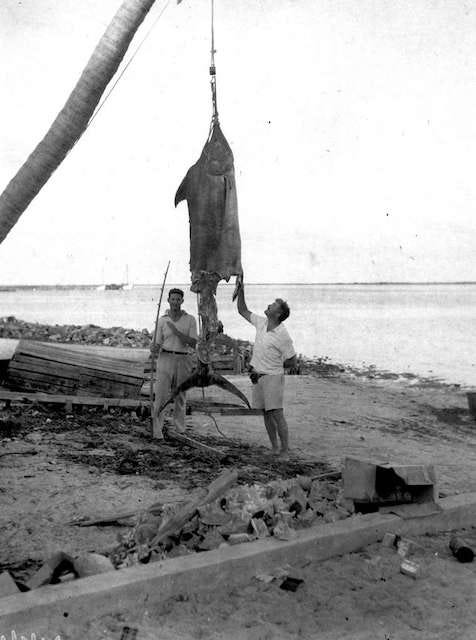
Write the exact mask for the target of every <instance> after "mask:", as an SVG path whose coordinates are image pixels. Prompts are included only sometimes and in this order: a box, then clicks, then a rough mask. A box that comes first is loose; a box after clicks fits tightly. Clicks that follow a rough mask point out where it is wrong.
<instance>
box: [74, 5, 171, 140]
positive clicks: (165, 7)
mask: <svg viewBox="0 0 476 640" xmlns="http://www.w3.org/2000/svg"><path fill="white" fill-rule="evenodd" d="M169 2H170V0H166V2H165V4H164V6H163V7H162V9H161V10H160V12H159V15H158V16H157V17H156V19H155V20H154V22H153V23H152V25H151V27H150V29H149V30H148V31H147V33H146V34H145V36H144V37H143V39H142V40H141V41H140V42H139V44H138V45H137V48H136V50H135V51H134V53H133V54H132V56H131V57H130V59H129V60H128V62H127V63H126V64H125V65H124V68H123V69H122V71H121V72H120V74H119V75H118V76H117V78H116V80H115V81H114V83H113V85H112V86H111V88H110V89H109V91H108V92H107V93H106V95H105V96H104V98H103V99H102V100H101V102H100V103H99V105H98V107H97V109H96V111H95V112H94V113H93V115H92V116H91V118H90V120H89V122H88V124H87V125H86V129H85V130H84V131H86V130H87V129H88V128H89V127H90V126H91V123H92V122H93V120H94V118H95V117H96V116H97V115H98V113H99V112H100V111H101V109H102V108H103V106H104V105H105V103H106V102H107V100H108V99H109V97H110V95H111V93H112V92H113V91H114V89H115V88H116V86H117V84H118V82H119V80H121V78H122V76H123V75H124V73H125V72H126V71H127V69H128V68H129V66H130V64H131V63H132V61H133V60H134V58H135V57H136V55H137V54H138V53H139V51H140V49H141V48H142V45H143V44H144V43H145V41H146V40H147V38H148V37H149V36H150V34H151V33H152V30H153V29H154V27H155V25H156V24H157V22H158V21H159V19H160V18H161V17H162V15H163V13H164V11H165V10H166V9H167V7H168V6H169ZM84 131H83V133H84Z"/></svg>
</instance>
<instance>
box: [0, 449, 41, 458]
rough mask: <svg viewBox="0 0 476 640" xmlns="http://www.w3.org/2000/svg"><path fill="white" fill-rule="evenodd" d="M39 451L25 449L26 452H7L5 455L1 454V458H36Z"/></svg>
mask: <svg viewBox="0 0 476 640" xmlns="http://www.w3.org/2000/svg"><path fill="white" fill-rule="evenodd" d="M37 453H38V451H35V449H25V450H24V451H5V452H4V453H0V458H1V457H2V456H14V455H17V456H36V455H37Z"/></svg>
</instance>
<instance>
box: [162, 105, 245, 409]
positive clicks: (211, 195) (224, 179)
mask: <svg viewBox="0 0 476 640" xmlns="http://www.w3.org/2000/svg"><path fill="white" fill-rule="evenodd" d="M182 200H187V204H188V212H189V221H190V271H191V278H192V286H191V290H192V291H194V292H195V293H198V313H199V316H200V320H201V332H200V338H199V341H198V345H197V354H198V360H199V362H198V367H197V369H196V370H195V371H194V372H193V373H192V375H191V376H190V377H189V378H187V380H185V381H184V382H183V383H182V384H181V385H179V386H178V387H177V389H176V390H175V392H174V393H173V394H172V396H171V397H170V398H169V399H168V400H167V401H166V402H165V403H164V404H162V406H161V407H160V408H159V412H160V411H162V410H163V409H165V407H166V406H167V405H168V404H170V403H171V402H172V401H173V400H174V398H175V396H176V395H177V394H178V393H180V392H183V391H187V389H191V388H192V387H202V388H203V387H208V386H211V385H216V386H218V387H221V388H222V389H224V390H225V391H229V392H230V393H233V394H234V395H236V396H238V397H239V398H240V400H242V401H243V402H244V403H245V404H246V405H247V406H248V408H249V406H250V404H249V402H248V399H247V398H246V396H245V395H244V394H243V393H242V392H241V391H240V390H239V389H237V388H236V387H235V385H233V384H232V383H231V382H229V381H228V380H227V379H226V378H224V377H223V376H221V375H219V374H217V373H215V372H214V371H212V370H211V369H210V360H211V357H212V354H213V350H214V339H215V338H216V336H217V335H218V333H220V331H221V330H222V327H221V323H220V321H219V320H218V315H217V305H216V300H215V294H216V290H217V285H218V283H219V282H220V280H226V281H228V280H229V279H230V277H231V276H233V275H235V276H241V275H242V272H243V270H242V267H241V240H240V229H239V224H238V201H237V197H236V184H235V171H234V166H233V153H232V151H231V148H230V146H229V144H228V142H227V141H226V138H225V136H224V135H223V133H222V131H221V128H220V125H219V122H218V117H216V116H214V118H213V120H212V125H211V129H210V135H209V137H208V140H207V142H206V144H205V146H204V148H203V151H202V153H201V155H200V158H199V159H198V161H197V162H196V163H195V164H194V165H193V166H192V167H191V168H190V169H189V170H188V172H187V175H186V176H185V178H184V179H183V180H182V183H181V184H180V186H179V188H178V190H177V193H176V195H175V206H177V204H179V203H180V202H182Z"/></svg>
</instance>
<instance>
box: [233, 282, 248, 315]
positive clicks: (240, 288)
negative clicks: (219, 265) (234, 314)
mask: <svg viewBox="0 0 476 640" xmlns="http://www.w3.org/2000/svg"><path fill="white" fill-rule="evenodd" d="M236 287H237V302H238V313H239V314H240V316H243V318H244V319H245V320H248V322H251V311H250V310H249V309H248V307H247V306H246V300H245V283H244V282H243V276H238V278H237V280H236Z"/></svg>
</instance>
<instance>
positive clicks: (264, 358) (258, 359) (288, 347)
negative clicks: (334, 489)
mask: <svg viewBox="0 0 476 640" xmlns="http://www.w3.org/2000/svg"><path fill="white" fill-rule="evenodd" d="M237 296H238V312H239V314H240V315H241V316H243V318H245V320H248V322H251V324H252V325H254V326H255V327H256V339H255V344H254V347H253V357H252V358H251V363H250V364H251V367H252V373H251V375H250V378H251V381H252V382H253V400H252V403H253V407H254V408H255V409H262V410H263V418H264V424H265V427H266V431H267V433H268V436H269V439H270V442H271V447H272V450H273V453H274V454H276V455H278V454H279V455H280V456H281V457H282V458H284V459H286V458H287V457H288V452H289V439H288V425H287V423H286V419H285V417H284V411H283V395H284V368H288V367H295V366H296V353H295V351H294V347H293V343H292V340H291V338H290V336H289V333H288V332H287V329H286V328H285V326H284V325H283V324H282V323H283V322H284V320H286V319H287V318H288V317H289V313H290V311H289V307H288V305H287V303H286V302H285V301H284V300H281V298H277V299H276V300H275V301H274V302H272V303H271V304H270V305H268V307H267V309H266V310H265V312H264V313H265V316H266V317H262V316H258V315H256V314H255V313H252V312H251V311H250V310H249V309H248V307H247V306H246V301H245V287H244V283H243V280H242V279H241V280H240V281H239V282H238V291H237ZM278 438H279V441H280V443H281V448H279V446H278Z"/></svg>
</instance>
